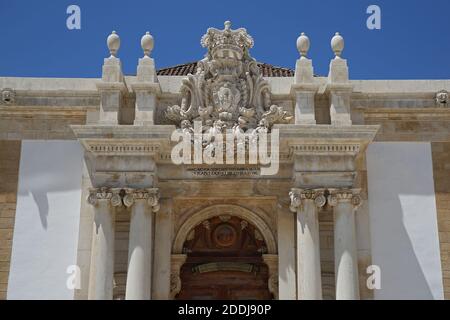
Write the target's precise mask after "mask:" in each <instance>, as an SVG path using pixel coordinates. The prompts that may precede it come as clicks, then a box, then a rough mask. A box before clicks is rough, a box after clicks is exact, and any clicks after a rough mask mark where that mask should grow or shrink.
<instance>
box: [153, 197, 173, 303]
mask: <svg viewBox="0 0 450 320" xmlns="http://www.w3.org/2000/svg"><path fill="white" fill-rule="evenodd" d="M160 202H161V209H160V210H159V212H158V213H157V214H156V219H155V252H154V263H153V266H154V270H153V286H152V299H154V300H168V299H169V298H170V255H171V251H172V250H171V249H172V200H170V199H164V200H160Z"/></svg>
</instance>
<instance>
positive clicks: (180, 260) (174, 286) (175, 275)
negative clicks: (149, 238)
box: [170, 254, 187, 299]
mask: <svg viewBox="0 0 450 320" xmlns="http://www.w3.org/2000/svg"><path fill="white" fill-rule="evenodd" d="M186 259H187V255H186V254H173V255H172V256H171V261H170V263H171V268H170V299H175V296H176V295H177V294H178V293H179V292H180V290H181V279H180V269H181V267H182V266H183V264H184V263H185V262H186Z"/></svg>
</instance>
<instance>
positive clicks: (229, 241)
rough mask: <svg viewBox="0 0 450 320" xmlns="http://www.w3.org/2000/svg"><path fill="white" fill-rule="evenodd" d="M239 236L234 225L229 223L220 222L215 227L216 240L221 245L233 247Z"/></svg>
mask: <svg viewBox="0 0 450 320" xmlns="http://www.w3.org/2000/svg"><path fill="white" fill-rule="evenodd" d="M236 238H237V233H236V230H235V229H234V227H233V226H232V225H230V224H228V223H222V224H219V225H218V226H217V227H216V229H214V233H213V239H214V242H215V243H216V244H217V245H218V246H220V247H231V246H232V245H233V244H234V243H235V242H236Z"/></svg>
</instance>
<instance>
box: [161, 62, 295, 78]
mask: <svg viewBox="0 0 450 320" xmlns="http://www.w3.org/2000/svg"><path fill="white" fill-rule="evenodd" d="M257 64H258V67H259V68H260V70H261V72H262V75H263V76H264V77H293V76H294V70H291V69H288V68H282V67H275V66H272V65H270V64H267V63H262V62H257ZM196 70H197V62H189V63H185V64H179V65H176V66H173V67H168V68H163V69H160V70H158V71H157V74H158V75H159V76H186V75H187V74H188V73H191V74H194V73H195V71H196Z"/></svg>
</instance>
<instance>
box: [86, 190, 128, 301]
mask: <svg viewBox="0 0 450 320" xmlns="http://www.w3.org/2000/svg"><path fill="white" fill-rule="evenodd" d="M119 191H120V189H108V188H93V189H91V190H90V191H89V196H88V202H89V203H90V204H92V205H93V206H94V212H95V216H94V232H93V237H92V253H91V267H90V272H89V274H90V275H89V293H88V299H90V300H112V298H113V279H114V225H115V210H114V208H113V207H117V206H120V205H122V199H121V197H120V195H119Z"/></svg>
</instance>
